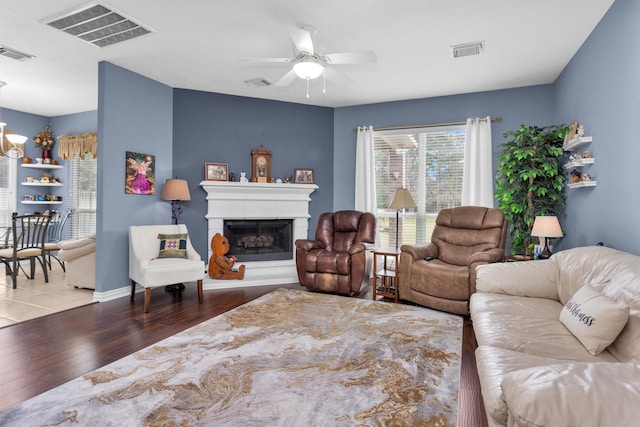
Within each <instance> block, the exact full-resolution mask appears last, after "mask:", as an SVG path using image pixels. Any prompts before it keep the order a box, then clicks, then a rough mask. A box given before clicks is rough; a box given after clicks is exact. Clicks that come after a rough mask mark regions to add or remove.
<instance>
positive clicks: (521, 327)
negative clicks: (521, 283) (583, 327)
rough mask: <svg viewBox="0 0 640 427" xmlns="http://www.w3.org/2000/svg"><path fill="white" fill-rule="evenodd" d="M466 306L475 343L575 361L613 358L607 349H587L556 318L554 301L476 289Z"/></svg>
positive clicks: (557, 310) (556, 309)
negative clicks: (471, 323)
mask: <svg viewBox="0 0 640 427" xmlns="http://www.w3.org/2000/svg"><path fill="white" fill-rule="evenodd" d="M470 310H471V318H472V319H473V329H474V331H475V334H476V340H477V341H478V345H491V346H494V347H499V348H503V349H507V350H513V351H519V352H522V353H529V354H532V355H536V356H543V357H554V358H557V359H563V360H569V361H575V362H597V361H614V360H616V359H615V358H614V357H613V356H612V355H611V354H609V352H607V351H605V352H603V353H601V354H599V355H597V356H594V355H592V354H591V353H589V352H588V351H587V350H586V349H585V348H584V346H583V345H582V344H581V343H580V341H578V339H577V338H576V337H575V336H574V335H573V334H572V333H571V332H569V330H568V329H567V328H566V327H565V326H564V325H563V324H562V323H561V322H560V319H559V317H560V311H561V310H562V305H561V304H560V303H559V302H557V301H552V300H548V299H544V298H527V297H512V296H507V295H500V294H477V293H476V294H473V295H472V297H471V304H470Z"/></svg>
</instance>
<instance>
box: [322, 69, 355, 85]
mask: <svg viewBox="0 0 640 427" xmlns="http://www.w3.org/2000/svg"><path fill="white" fill-rule="evenodd" d="M324 76H325V77H326V78H327V80H329V81H331V82H333V83H335V84H337V85H340V86H347V85H350V84H351V83H353V80H351V79H350V78H349V77H347V76H346V75H344V74H342V73H341V72H340V71H338V70H335V69H333V68H331V67H324Z"/></svg>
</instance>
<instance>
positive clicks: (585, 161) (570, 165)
mask: <svg viewBox="0 0 640 427" xmlns="http://www.w3.org/2000/svg"><path fill="white" fill-rule="evenodd" d="M595 161H596V159H594V158H593V157H590V158H588V159H577V160H574V161H572V162H569V163H565V165H564V167H565V168H566V169H575V168H581V167H583V166H586V165H592V164H593V162H595Z"/></svg>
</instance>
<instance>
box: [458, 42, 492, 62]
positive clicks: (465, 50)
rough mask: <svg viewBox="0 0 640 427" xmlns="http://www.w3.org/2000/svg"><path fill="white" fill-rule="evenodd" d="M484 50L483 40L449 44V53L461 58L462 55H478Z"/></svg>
mask: <svg viewBox="0 0 640 427" xmlns="http://www.w3.org/2000/svg"><path fill="white" fill-rule="evenodd" d="M482 52H484V42H483V41H482V42H473V43H465V44H458V45H455V46H451V55H453V57H454V58H461V57H463V56H471V55H480V54H481V53H482Z"/></svg>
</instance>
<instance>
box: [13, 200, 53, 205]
mask: <svg viewBox="0 0 640 427" xmlns="http://www.w3.org/2000/svg"><path fill="white" fill-rule="evenodd" d="M20 203H22V204H23V205H61V204H62V202H61V201H58V200H56V201H54V200H44V201H41V200H22V201H20Z"/></svg>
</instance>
